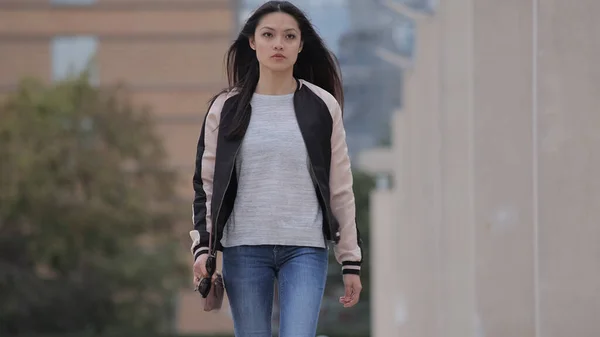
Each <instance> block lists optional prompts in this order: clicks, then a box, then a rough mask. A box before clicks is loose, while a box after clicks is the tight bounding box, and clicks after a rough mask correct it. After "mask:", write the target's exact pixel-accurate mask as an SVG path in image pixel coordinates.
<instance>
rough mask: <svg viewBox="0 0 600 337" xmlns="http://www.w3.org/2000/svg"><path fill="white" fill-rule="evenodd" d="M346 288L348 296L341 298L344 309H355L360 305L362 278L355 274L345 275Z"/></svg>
mask: <svg viewBox="0 0 600 337" xmlns="http://www.w3.org/2000/svg"><path fill="white" fill-rule="evenodd" d="M344 288H345V290H346V294H345V295H344V296H342V297H340V303H341V304H343V305H344V308H350V307H353V306H354V305H355V304H356V303H358V299H359V297H360V291H361V290H362V284H361V282H360V276H359V275H354V274H346V275H344Z"/></svg>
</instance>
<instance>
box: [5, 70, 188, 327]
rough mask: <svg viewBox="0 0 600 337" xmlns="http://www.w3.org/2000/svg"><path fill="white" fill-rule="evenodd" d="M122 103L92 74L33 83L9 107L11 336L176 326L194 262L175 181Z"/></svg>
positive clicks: (137, 116) (148, 127)
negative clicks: (183, 239)
mask: <svg viewBox="0 0 600 337" xmlns="http://www.w3.org/2000/svg"><path fill="white" fill-rule="evenodd" d="M124 97H125V95H122V90H121V89H120V88H118V87H116V88H97V87H93V86H91V85H90V84H89V83H88V80H87V78H86V76H85V74H84V75H82V76H81V77H78V78H74V79H71V80H68V81H64V82H60V83H55V84H52V85H44V84H42V83H41V82H38V81H35V80H26V81H23V83H22V84H21V85H20V87H19V88H18V90H16V92H15V93H14V94H12V95H11V96H10V97H8V98H7V99H6V100H4V101H3V102H2V105H1V106H0V303H1V305H0V335H1V336H7V335H8V336H10V335H16V334H18V335H27V334H33V333H43V334H46V333H54V334H57V335H60V336H66V333H72V332H73V333H80V332H81V333H84V332H86V333H90V334H94V335H95V334H100V333H109V332H110V331H123V330H136V331H160V330H162V329H165V328H167V325H168V324H169V316H170V315H171V313H172V312H173V305H172V295H173V294H174V292H175V291H176V289H179V288H180V286H181V285H180V284H179V280H181V279H182V276H183V275H185V269H187V267H188V266H182V265H181V264H180V263H179V262H178V259H177V258H176V254H177V250H178V249H180V246H179V244H178V239H177V238H176V237H175V234H174V229H173V225H174V223H175V221H176V220H177V214H178V211H177V206H176V203H175V190H174V187H175V185H176V184H175V182H174V181H175V179H176V178H177V177H176V175H175V173H174V172H172V171H171V170H169V169H168V168H167V165H166V160H165V159H166V157H165V151H164V150H163V148H162V145H161V140H160V139H159V137H157V136H156V134H155V132H154V128H153V123H152V120H151V118H150V114H149V112H148V111H145V110H141V109H137V108H136V107H134V106H132V105H131V104H130V103H129V102H128V101H127V100H126V99H125V98H124ZM186 280H187V279H186ZM81 336H84V335H81Z"/></svg>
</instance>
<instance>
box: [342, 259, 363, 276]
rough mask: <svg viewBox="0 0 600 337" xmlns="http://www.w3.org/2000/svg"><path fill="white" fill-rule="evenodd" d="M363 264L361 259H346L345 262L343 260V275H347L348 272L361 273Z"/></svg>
mask: <svg viewBox="0 0 600 337" xmlns="http://www.w3.org/2000/svg"><path fill="white" fill-rule="evenodd" d="M361 264H362V263H361V262H359V261H344V262H342V275H346V274H354V275H360V266H361Z"/></svg>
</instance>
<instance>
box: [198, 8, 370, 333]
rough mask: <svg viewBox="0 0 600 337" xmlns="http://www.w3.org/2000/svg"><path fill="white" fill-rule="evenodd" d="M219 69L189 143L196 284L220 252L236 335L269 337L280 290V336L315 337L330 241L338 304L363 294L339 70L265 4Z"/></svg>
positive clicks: (294, 20)
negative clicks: (223, 73) (339, 277)
mask: <svg viewBox="0 0 600 337" xmlns="http://www.w3.org/2000/svg"><path fill="white" fill-rule="evenodd" d="M227 71H228V79H229V88H228V89H227V90H225V91H223V92H221V93H220V94H218V95H216V96H215V98H213V100H212V102H211V106H210V108H209V111H208V113H207V116H206V119H205V122H204V125H203V128H202V131H201V134H200V139H199V142H198V151H197V156H196V171H195V174H194V179H193V186H194V191H195V199H194V204H193V215H194V216H193V218H194V219H193V222H194V230H193V231H192V232H191V233H190V235H191V237H192V239H193V240H194V242H193V244H192V253H193V254H194V258H195V263H194V267H193V270H194V278H195V280H194V282H195V283H196V284H198V283H199V282H200V281H201V280H202V279H204V278H209V277H210V275H212V271H213V270H214V260H212V261H211V260H210V259H209V255H208V254H207V252H208V250H209V246H211V245H212V247H213V248H215V249H217V250H220V251H222V252H223V254H222V255H223V279H224V283H225V289H226V292H227V296H228V299H229V304H230V307H231V311H232V313H233V321H234V329H235V335H236V336H238V337H246V336H260V337H267V336H269V337H270V336H271V314H272V303H273V296H274V282H278V283H277V288H278V290H279V301H280V314H281V316H280V334H279V336H282V337H309V336H311V337H314V336H315V333H316V329H317V321H318V316H319V310H320V305H321V301H322V298H323V290H324V288H325V281H326V278H327V261H328V243H329V242H332V243H333V249H334V253H335V257H336V260H337V261H338V262H339V263H340V264H341V266H342V267H341V268H342V274H343V282H344V285H345V289H346V291H345V295H344V296H342V297H341V298H340V303H341V304H342V305H343V306H345V307H351V306H354V305H355V304H356V303H357V302H358V300H359V295H360V291H361V281H360V276H359V275H360V266H361V263H362V252H361V246H360V234H359V233H358V230H357V228H356V223H355V205H354V194H353V190H352V173H351V170H350V160H349V157H348V151H347V145H346V140H345V131H344V125H343V121H342V108H341V105H342V101H343V95H342V84H341V80H340V76H339V73H338V69H337V64H336V63H335V59H334V57H333V56H332V54H331V53H330V52H329V51H328V50H327V48H326V47H325V46H324V43H323V41H322V39H321V38H320V37H319V36H318V35H317V33H316V32H315V29H314V28H313V27H312V26H311V24H310V22H309V20H308V19H307V18H306V16H305V15H304V14H303V13H302V12H301V11H300V10H299V9H298V8H296V7H295V6H294V5H292V4H291V3H289V2H288V1H269V2H267V3H265V4H264V5H263V6H261V7H260V8H258V9H257V10H256V11H255V12H254V14H253V15H252V16H251V17H250V18H249V19H248V21H247V22H246V24H245V26H244V28H243V29H242V32H241V33H240V35H239V36H238V38H237V40H236V41H235V42H234V43H233V44H232V45H231V47H230V48H229V51H228V53H227ZM211 233H212V234H213V235H214V236H213V241H212V242H209V241H210V240H209V238H210V237H211V236H210V234H211ZM207 260H208V261H210V262H209V263H207ZM211 263H212V267H211ZM207 265H208V266H209V267H210V268H209V270H208V271H207Z"/></svg>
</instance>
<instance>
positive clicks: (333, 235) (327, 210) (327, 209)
mask: <svg viewBox="0 0 600 337" xmlns="http://www.w3.org/2000/svg"><path fill="white" fill-rule="evenodd" d="M308 163H309V166H310V171H311V173H312V176H313V178H314V179H315V182H316V183H317V191H319V195H320V196H321V199H323V203H324V204H325V213H326V214H325V216H326V217H327V227H329V235H331V240H332V241H334V242H335V241H336V239H335V233H333V230H332V228H331V217H330V216H329V202H328V201H327V200H325V197H324V196H323V192H321V186H320V185H319V179H317V175H316V174H315V170H314V168H313V163H312V160H311V159H310V155H309V156H308Z"/></svg>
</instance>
